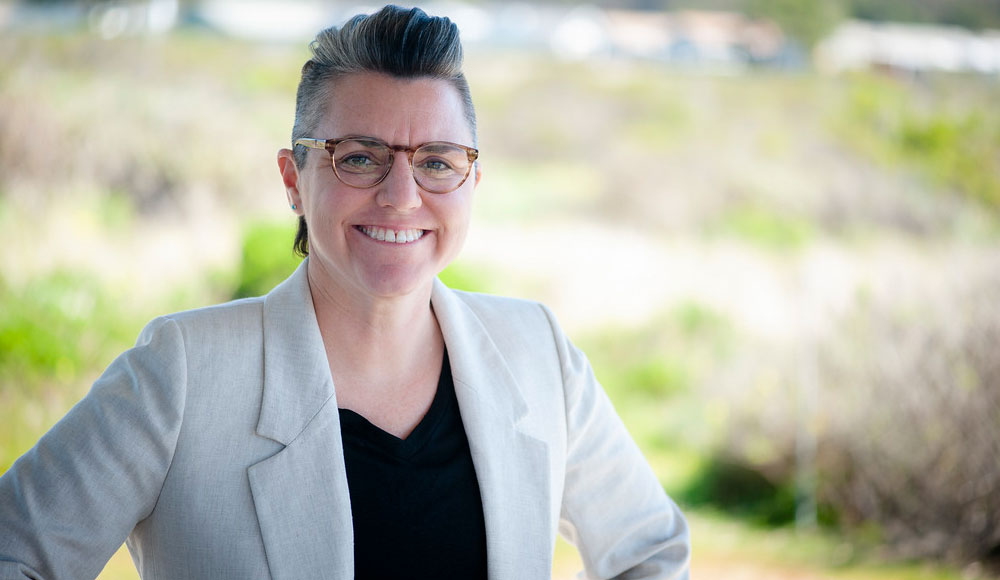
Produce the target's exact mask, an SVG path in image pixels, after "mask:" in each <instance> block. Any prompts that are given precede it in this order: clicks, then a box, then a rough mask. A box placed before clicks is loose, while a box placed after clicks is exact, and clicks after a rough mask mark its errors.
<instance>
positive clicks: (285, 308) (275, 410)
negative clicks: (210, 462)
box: [257, 258, 334, 445]
mask: <svg viewBox="0 0 1000 580" xmlns="http://www.w3.org/2000/svg"><path fill="white" fill-rule="evenodd" d="M308 263H309V259H308V258H307V259H305V260H303V261H302V263H301V264H300V265H299V267H298V268H296V270H295V272H294V273H293V274H292V275H291V276H290V277H289V278H288V279H287V280H285V281H284V282H282V283H281V284H279V285H278V286H277V287H275V289H274V290H272V291H271V292H270V293H269V294H268V295H267V296H266V297H265V298H264V312H263V326H264V328H263V330H264V393H263V400H262V402H261V408H260V418H259V419H258V421H257V434H258V435H261V436H263V437H267V438H270V439H274V440H275V441H278V442H279V443H282V444H284V445H288V444H289V443H290V442H291V441H292V440H293V439H295V438H296V437H297V436H298V435H299V433H301V432H302V430H303V429H304V428H305V426H306V425H307V424H308V423H309V421H310V420H311V419H312V418H313V416H314V415H315V414H316V412H317V411H319V409H320V408H321V407H322V406H323V405H324V404H325V403H326V402H327V401H329V399H330V397H332V396H333V392H334V391H333V379H332V378H331V377H330V364H329V362H327V357H326V349H325V348H324V346H323V336H322V335H321V334H320V331H319V323H318V322H317V321H316V311H315V310H314V308H313V301H312V294H311V293H310V292H309V277H308V275H307V273H306V270H307V267H308Z"/></svg>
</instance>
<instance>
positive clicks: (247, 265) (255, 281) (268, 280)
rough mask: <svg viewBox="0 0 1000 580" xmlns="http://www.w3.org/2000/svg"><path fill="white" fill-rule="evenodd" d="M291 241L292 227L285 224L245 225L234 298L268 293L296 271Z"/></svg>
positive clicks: (298, 259)
mask: <svg viewBox="0 0 1000 580" xmlns="http://www.w3.org/2000/svg"><path fill="white" fill-rule="evenodd" d="M294 239H295V229H294V226H293V225H290V224H288V223H287V222H280V223H273V222H268V223H264V222H258V223H254V224H250V225H249V226H247V228H246V230H245V232H244V234H243V251H242V259H241V261H240V271H239V279H238V282H237V285H236V290H235V291H233V298H246V297H248V296H261V295H263V294H267V293H268V292H270V291H271V289H272V288H274V287H275V286H276V285H278V283H280V282H281V281H282V280H284V279H285V278H287V277H288V276H289V275H290V274H291V273H292V272H293V271H295V268H296V266H298V264H299V262H300V258H299V257H298V256H296V255H295V254H294V253H293V252H292V241H293V240H294Z"/></svg>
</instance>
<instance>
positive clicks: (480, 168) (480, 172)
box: [473, 161, 483, 188]
mask: <svg viewBox="0 0 1000 580" xmlns="http://www.w3.org/2000/svg"><path fill="white" fill-rule="evenodd" d="M482 178H483V164H482V163H480V162H478V161H476V183H475V185H473V187H474V188H475V187H479V180H480V179H482Z"/></svg>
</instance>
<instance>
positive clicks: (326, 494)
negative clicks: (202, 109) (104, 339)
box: [0, 263, 690, 580]
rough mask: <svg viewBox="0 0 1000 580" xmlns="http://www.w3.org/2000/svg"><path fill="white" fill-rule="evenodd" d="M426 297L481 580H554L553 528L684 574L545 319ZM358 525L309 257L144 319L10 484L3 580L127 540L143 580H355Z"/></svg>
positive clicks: (685, 545)
mask: <svg viewBox="0 0 1000 580" xmlns="http://www.w3.org/2000/svg"><path fill="white" fill-rule="evenodd" d="M431 303H432V306H433V308H434V311H435V314H436V316H437V318H438V321H439V323H440V325H441V330H442V332H443V333H444V340H445V343H446V344H447V348H448V354H449V357H450V361H451V365H452V369H453V375H454V381H455V391H456V394H457V397H458V402H459V407H460V409H461V414H462V419H463V421H464V424H465V429H466V431H467V434H468V439H469V445H470V447H471V450H472V459H473V463H474V465H475V469H476V474H477V476H478V480H479V486H480V490H481V495H482V500H483V512H484V515H485V519H486V538H487V558H488V568H489V575H490V578H494V579H512V580H524V579H535V578H548V577H549V576H550V573H551V567H552V552H553V546H554V542H555V537H556V533H557V531H558V532H561V533H562V534H563V535H564V536H565V537H567V538H568V539H569V540H570V541H571V542H573V543H574V544H575V545H576V546H577V547H578V548H579V550H580V552H581V555H582V557H583V562H584V565H585V568H586V572H585V573H586V576H587V577H594V578H610V577H621V578H670V579H682V578H687V577H688V560H689V551H690V548H689V540H688V530H687V524H686V523H685V521H684V518H683V516H682V515H681V513H680V512H679V511H678V509H677V507H676V506H675V505H674V504H673V502H671V501H670V499H668V498H667V496H666V495H665V494H664V492H663V489H662V488H661V486H660V485H659V483H658V482H657V480H656V478H655V477H654V476H653V473H652V472H651V470H650V468H649V466H648V464H647V463H646V461H645V460H644V458H643V457H642V455H641V454H640V452H639V449H638V448H637V447H636V445H635V444H634V443H633V441H632V440H631V438H630V437H629V435H628V433H627V432H626V430H625V428H624V427H623V425H622V423H621V421H620V420H619V419H618V417H617V415H616V414H615V412H614V410H613V409H612V407H611V404H610V403H609V401H608V399H607V397H606V396H605V394H604V392H603V391H602V390H601V388H600V386H599V385H598V383H597V382H596V380H595V379H594V376H593V374H592V372H591V369H590V366H589V364H588V363H587V361H586V359H585V358H584V356H583V355H582V353H581V352H580V351H578V350H577V349H576V348H574V347H573V346H572V345H571V344H570V342H569V341H568V340H567V338H566V336H565V335H564V334H563V333H562V331H561V330H560V329H559V327H558V325H557V324H556V322H555V320H554V319H553V317H552V314H551V313H550V312H549V311H548V310H547V309H546V308H545V307H543V306H541V305H539V304H536V303H532V302H527V301H521V300H514V299H506V298H497V297H492V296H486V295H479V294H471V293H465V292H457V291H453V290H449V289H448V288H446V287H445V286H444V285H443V284H441V283H440V282H439V281H436V282H435V286H434V291H433V297H432V301H431ZM389 355H390V353H387V356H389ZM355 515H356V517H364V516H363V514H355ZM351 522H352V515H351V504H350V498H349V497H348V487H347V478H346V475H345V468H344V461H343V450H342V446H341V433H340V424H339V413H338V412H337V401H336V389H335V386H334V384H333V381H332V380H331V378H330V371H329V365H328V363H327V358H326V353H325V351H324V347H323V341H322V338H321V336H320V332H319V327H318V325H317V322H316V317H315V313H314V310H313V307H312V300H311V297H310V293H309V283H308V280H307V277H306V271H305V263H303V265H302V266H300V267H299V268H298V270H296V272H295V273H294V274H293V275H292V276H291V277H290V278H289V279H288V280H286V281H285V282H283V283H282V284H280V285H279V286H278V287H276V288H275V289H274V290H273V291H272V292H271V293H269V294H268V295H266V296H263V297H260V298H253V299H246V300H239V301H235V302H231V303H228V304H223V305H220V306H213V307H209V308H203V309H198V310H193V311H188V312H181V313H178V314H173V315H169V316H165V317H162V318H159V319H156V320H154V321H153V322H151V323H150V324H149V325H148V326H147V327H146V329H145V330H143V332H142V334H141V335H140V337H139V339H138V342H137V344H136V346H135V348H133V349H131V350H129V351H127V352H125V353H124V354H122V355H121V356H120V357H118V358H117V359H116V360H115V361H114V362H113V363H112V364H111V365H110V366H109V367H108V369H107V370H106V371H105V373H104V374H103V375H102V376H101V377H100V379H98V381H97V382H96V383H95V384H94V387H93V389H92V390H91V392H90V394H88V395H87V396H86V397H85V398H84V399H83V400H82V401H80V403H79V404H77V405H76V406H75V407H74V408H73V409H72V410H71V411H70V412H69V413H68V414H67V415H66V417H65V418H63V419H62V420H61V421H60V422H59V423H58V424H57V425H56V426H55V427H54V428H53V429H52V430H51V431H50V432H49V433H47V434H46V435H45V436H44V437H42V439H41V440H40V441H39V442H38V444H37V445H36V446H35V447H34V448H32V449H31V450H30V451H28V452H27V453H26V454H25V455H24V456H23V457H21V458H20V459H19V460H18V461H17V462H16V463H15V464H14V466H13V467H12V468H11V469H10V470H9V471H8V472H7V473H6V474H5V475H4V476H3V477H2V478H0V578H3V579H7V578H24V577H36V578H93V577H95V576H96V575H97V574H98V573H99V572H100V570H101V568H102V566H103V565H104V564H105V562H106V561H107V560H108V558H109V557H110V556H111V555H112V554H113V553H114V551H115V550H116V549H117V547H118V546H119V545H121V543H122V540H123V539H125V538H126V536H127V537H128V541H127V544H128V547H129V550H130V551H131V554H132V558H133V560H134V561H135V564H136V566H137V568H138V569H139V571H140V574H141V575H142V577H143V578H145V579H178V578H187V579H194V578H206V579H208V578H212V579H220V578H233V579H255V578H274V579H276V580H302V579H304V578H310V579H312V578H352V577H353V530H352V523H351ZM385 549H386V552H387V553H391V551H392V546H386V547H385Z"/></svg>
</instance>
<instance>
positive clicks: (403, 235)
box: [355, 226, 426, 244]
mask: <svg viewBox="0 0 1000 580" xmlns="http://www.w3.org/2000/svg"><path fill="white" fill-rule="evenodd" d="M355 227H356V228H357V229H358V231H360V232H361V233H363V234H365V235H366V236H368V237H369V238H371V239H373V240H377V241H380V242H392V243H396V244H409V243H411V242H415V241H417V240H419V239H420V238H422V237H424V233H426V232H425V230H416V229H409V230H390V229H387V228H380V227H376V226H355Z"/></svg>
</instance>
